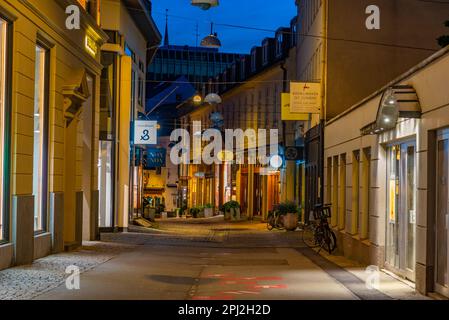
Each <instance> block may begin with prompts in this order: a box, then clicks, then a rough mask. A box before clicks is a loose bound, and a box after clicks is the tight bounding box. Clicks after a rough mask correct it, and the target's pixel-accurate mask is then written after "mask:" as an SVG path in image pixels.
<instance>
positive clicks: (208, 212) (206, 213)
mask: <svg viewBox="0 0 449 320" xmlns="http://www.w3.org/2000/svg"><path fill="white" fill-rule="evenodd" d="M213 216H214V208H204V217H205V218H212V217H213Z"/></svg>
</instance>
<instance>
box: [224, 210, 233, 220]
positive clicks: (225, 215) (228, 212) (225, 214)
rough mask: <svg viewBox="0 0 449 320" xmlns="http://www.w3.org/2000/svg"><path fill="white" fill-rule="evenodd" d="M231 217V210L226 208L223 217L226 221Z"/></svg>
mask: <svg viewBox="0 0 449 320" xmlns="http://www.w3.org/2000/svg"><path fill="white" fill-rule="evenodd" d="M231 210H232V209H231ZM231 217H232V214H231V211H228V210H226V211H225V213H224V219H225V220H226V221H229V220H231Z"/></svg>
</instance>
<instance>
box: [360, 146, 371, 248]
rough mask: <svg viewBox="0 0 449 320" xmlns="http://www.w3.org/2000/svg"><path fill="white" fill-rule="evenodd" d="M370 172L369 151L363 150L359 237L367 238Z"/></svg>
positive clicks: (368, 149)
mask: <svg viewBox="0 0 449 320" xmlns="http://www.w3.org/2000/svg"><path fill="white" fill-rule="evenodd" d="M370 172H371V149H370V148H367V149H364V150H363V152H362V186H361V190H360V193H361V194H360V197H361V215H360V237H361V238H362V239H368V238H369V198H370V197H369V192H370Z"/></svg>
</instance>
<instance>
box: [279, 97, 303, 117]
mask: <svg viewBox="0 0 449 320" xmlns="http://www.w3.org/2000/svg"><path fill="white" fill-rule="evenodd" d="M281 104H282V107H281V113H282V114H281V116H282V121H308V120H309V114H308V113H292V112H291V110H290V93H282V95H281Z"/></svg>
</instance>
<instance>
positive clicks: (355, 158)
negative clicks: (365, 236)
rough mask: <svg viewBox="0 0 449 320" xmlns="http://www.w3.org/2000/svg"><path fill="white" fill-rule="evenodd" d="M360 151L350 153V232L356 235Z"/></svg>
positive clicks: (357, 225)
mask: <svg viewBox="0 0 449 320" xmlns="http://www.w3.org/2000/svg"><path fill="white" fill-rule="evenodd" d="M359 173H360V151H359V150H356V151H354V152H353V153H352V210H351V234H352V235H356V234H357V233H358V230H359V201H360V198H359V195H360V176H359Z"/></svg>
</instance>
